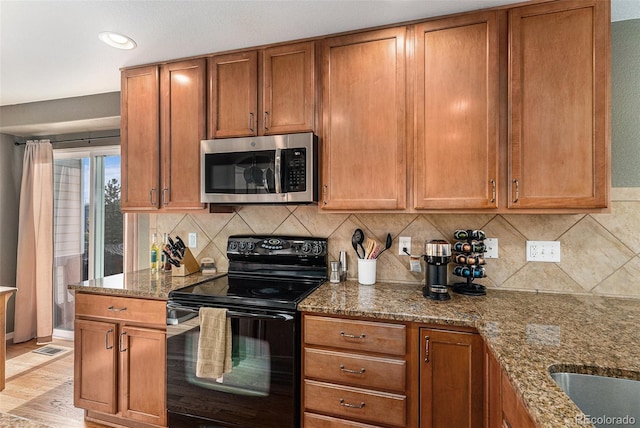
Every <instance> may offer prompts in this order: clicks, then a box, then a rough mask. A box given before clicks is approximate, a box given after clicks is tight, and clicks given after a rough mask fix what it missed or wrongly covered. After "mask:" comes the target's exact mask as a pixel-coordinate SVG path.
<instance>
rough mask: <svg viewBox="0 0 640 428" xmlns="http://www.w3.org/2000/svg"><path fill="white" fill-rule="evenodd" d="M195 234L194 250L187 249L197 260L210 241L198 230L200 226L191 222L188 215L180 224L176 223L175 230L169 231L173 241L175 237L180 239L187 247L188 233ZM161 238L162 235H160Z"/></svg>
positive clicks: (191, 219)
mask: <svg viewBox="0 0 640 428" xmlns="http://www.w3.org/2000/svg"><path fill="white" fill-rule="evenodd" d="M191 232H194V233H196V234H197V235H196V239H197V244H198V245H197V246H196V247H195V248H189V250H191V254H193V256H194V257H195V258H196V259H198V258H200V252H201V251H202V250H203V249H204V248H205V247H206V246H207V245H209V242H210V241H211V239H210V238H209V237H208V236H207V234H206V233H204V231H203V230H202V229H201V228H200V226H199V225H198V224H197V223H196V222H195V221H194V220H193V218H192V217H191V216H189V215H185V216H184V217H183V218H182V220H181V221H180V223H178V224H177V225H176V226H175V228H174V229H173V230H172V231H171V237H172V238H173V239H174V240H175V239H176V237H178V236H179V237H180V238H182V240H183V241H184V243H185V245H187V246H188V245H189V233H191ZM160 237H162V235H160Z"/></svg>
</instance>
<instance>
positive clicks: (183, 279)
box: [67, 269, 225, 300]
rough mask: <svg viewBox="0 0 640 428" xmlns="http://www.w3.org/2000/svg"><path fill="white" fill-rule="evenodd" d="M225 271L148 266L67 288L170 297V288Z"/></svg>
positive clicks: (97, 292) (71, 285)
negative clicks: (174, 271)
mask: <svg viewBox="0 0 640 428" xmlns="http://www.w3.org/2000/svg"><path fill="white" fill-rule="evenodd" d="M223 275H225V272H219V273H216V274H213V275H203V274H202V273H200V272H196V273H193V274H191V275H187V276H172V275H171V272H151V269H144V270H139V271H134V272H127V273H121V274H117V275H111V276H107V277H104V278H98V279H92V280H88V281H82V282H79V283H76V284H69V285H68V286H67V289H68V290H72V291H79V292H83V293H93V294H106V295H110V296H124V297H137V298H141V299H152V300H167V299H168V297H169V292H170V291H172V290H177V289H179V288H183V287H187V286H189V285H196V284H201V283H203V282H207V281H211V280H212V279H215V278H218V277H220V276H223Z"/></svg>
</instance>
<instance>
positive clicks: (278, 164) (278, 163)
mask: <svg viewBox="0 0 640 428" xmlns="http://www.w3.org/2000/svg"><path fill="white" fill-rule="evenodd" d="M274 167H275V173H274V181H275V182H276V193H282V179H281V177H282V174H281V173H282V149H279V148H278V149H276V163H275V165H274Z"/></svg>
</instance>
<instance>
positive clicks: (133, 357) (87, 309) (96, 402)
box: [74, 293, 167, 428]
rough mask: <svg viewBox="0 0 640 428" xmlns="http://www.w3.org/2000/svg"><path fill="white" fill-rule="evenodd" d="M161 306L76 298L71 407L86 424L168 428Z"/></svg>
mask: <svg viewBox="0 0 640 428" xmlns="http://www.w3.org/2000/svg"><path fill="white" fill-rule="evenodd" d="M165 305H166V303H165V302H164V301H159V300H144V299H136V298H126V297H113V296H105V295H91V294H85V293H77V294H76V320H75V332H74V335H75V345H74V348H75V351H74V352H75V355H74V360H75V361H74V370H75V373H74V377H75V379H74V382H75V384H74V405H75V406H76V407H80V408H83V409H85V410H86V411H87V413H86V418H87V419H88V420H96V421H103V422H107V423H110V424H117V425H120V426H129V427H136V428H140V427H157V426H160V427H164V426H166V425H167V416H166V375H165V366H166V361H165V359H166V314H165V312H166V308H165Z"/></svg>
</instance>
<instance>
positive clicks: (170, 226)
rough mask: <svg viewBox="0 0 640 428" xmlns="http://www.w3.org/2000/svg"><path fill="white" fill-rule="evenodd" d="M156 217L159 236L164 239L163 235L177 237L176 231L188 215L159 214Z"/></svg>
mask: <svg viewBox="0 0 640 428" xmlns="http://www.w3.org/2000/svg"><path fill="white" fill-rule="evenodd" d="M154 217H155V218H156V230H157V232H158V236H159V237H162V234H163V233H170V234H171V236H175V234H176V233H175V231H174V229H175V228H176V226H178V224H180V222H181V221H182V220H183V219H184V218H185V217H188V216H187V215H186V214H157V215H154Z"/></svg>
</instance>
